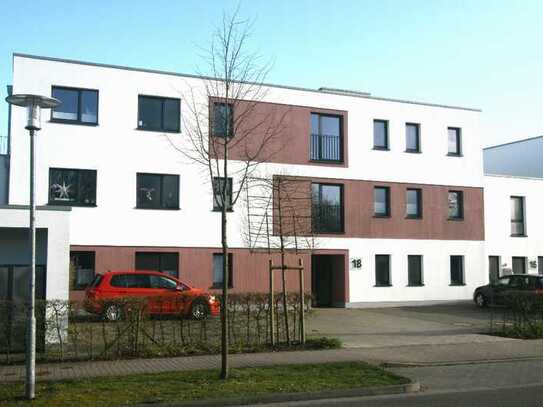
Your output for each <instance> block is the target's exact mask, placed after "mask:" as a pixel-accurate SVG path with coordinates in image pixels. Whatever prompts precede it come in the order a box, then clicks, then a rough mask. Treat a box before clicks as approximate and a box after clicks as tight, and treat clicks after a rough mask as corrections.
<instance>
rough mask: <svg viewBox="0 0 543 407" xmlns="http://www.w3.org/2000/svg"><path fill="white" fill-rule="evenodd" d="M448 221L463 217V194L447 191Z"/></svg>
mask: <svg viewBox="0 0 543 407" xmlns="http://www.w3.org/2000/svg"><path fill="white" fill-rule="evenodd" d="M448 200H449V219H462V218H463V217H464V203H463V201H464V194H463V193H462V192H461V191H449V195H448Z"/></svg>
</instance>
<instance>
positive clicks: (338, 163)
mask: <svg viewBox="0 0 543 407" xmlns="http://www.w3.org/2000/svg"><path fill="white" fill-rule="evenodd" d="M309 162H311V163H316V164H336V165H341V164H345V162H344V161H343V160H313V159H310V160H309Z"/></svg>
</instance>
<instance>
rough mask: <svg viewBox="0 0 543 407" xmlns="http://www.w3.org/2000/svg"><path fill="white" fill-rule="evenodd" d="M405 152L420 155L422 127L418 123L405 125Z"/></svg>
mask: <svg viewBox="0 0 543 407" xmlns="http://www.w3.org/2000/svg"><path fill="white" fill-rule="evenodd" d="M405 151H406V152H408V153H420V125H419V124H416V123H406V124H405Z"/></svg>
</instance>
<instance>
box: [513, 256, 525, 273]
mask: <svg viewBox="0 0 543 407" xmlns="http://www.w3.org/2000/svg"><path fill="white" fill-rule="evenodd" d="M515 260H520V261H521V262H522V273H515ZM511 273H513V274H512V275H520V274H527V273H528V258H527V257H526V256H512V257H511Z"/></svg>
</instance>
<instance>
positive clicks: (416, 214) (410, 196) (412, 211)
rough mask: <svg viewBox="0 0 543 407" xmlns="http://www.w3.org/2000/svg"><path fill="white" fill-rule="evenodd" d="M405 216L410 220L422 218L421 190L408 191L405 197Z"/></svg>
mask: <svg viewBox="0 0 543 407" xmlns="http://www.w3.org/2000/svg"><path fill="white" fill-rule="evenodd" d="M405 215H406V217H408V218H422V190H421V189H416V188H414V189H407V191H406V195H405Z"/></svg>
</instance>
